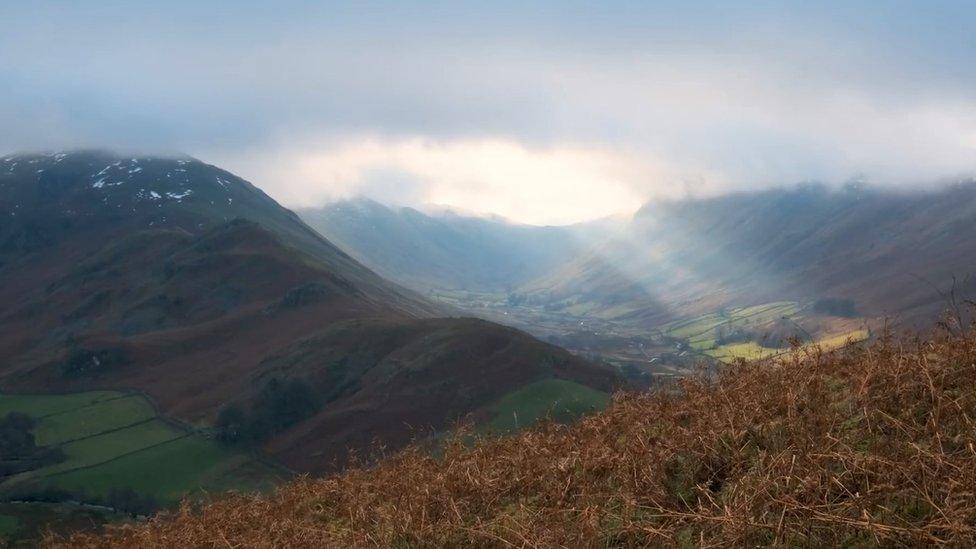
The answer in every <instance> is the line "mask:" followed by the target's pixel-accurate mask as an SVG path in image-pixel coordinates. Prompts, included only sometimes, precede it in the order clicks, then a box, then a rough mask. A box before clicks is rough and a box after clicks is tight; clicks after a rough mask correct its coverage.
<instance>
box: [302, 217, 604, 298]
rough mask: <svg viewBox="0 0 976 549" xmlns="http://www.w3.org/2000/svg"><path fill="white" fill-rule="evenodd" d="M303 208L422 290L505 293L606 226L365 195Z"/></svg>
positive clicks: (329, 231) (321, 227) (368, 261)
mask: <svg viewBox="0 0 976 549" xmlns="http://www.w3.org/2000/svg"><path fill="white" fill-rule="evenodd" d="M298 214H299V215H300V216H301V217H302V219H303V220H305V222H306V223H308V224H309V225H310V226H311V227H313V228H314V229H315V230H317V231H319V232H320V233H322V234H323V235H325V236H326V237H327V238H328V239H329V240H331V241H332V242H335V243H336V244H337V245H339V246H340V247H342V248H343V249H344V250H347V251H349V253H350V254H352V255H353V256H354V257H356V259H358V260H359V261H361V262H363V263H364V264H365V265H367V266H368V267H370V268H371V269H373V270H375V271H376V272H378V273H380V274H381V275H383V276H384V277H386V278H389V279H390V280H394V281H396V282H399V283H401V284H403V285H405V286H407V287H410V288H414V289H417V290H421V291H424V292H425V293H426V292H428V291H430V290H432V289H436V290H477V291H483V292H492V291H495V292H507V291H509V290H511V289H512V288H516V287H518V286H520V285H521V284H523V283H525V282H527V281H529V280H532V279H534V278H536V277H538V276H541V275H542V274H543V273H546V272H548V271H550V270H551V269H553V268H555V267H556V266H557V265H560V264H561V263H563V262H565V261H567V260H569V259H570V258H572V257H574V256H575V255H577V254H578V253H580V251H581V250H582V248H583V247H584V246H585V245H586V242H584V238H594V237H596V236H597V235H601V234H603V233H604V232H607V231H608V228H607V227H606V226H605V224H603V225H601V224H591V225H588V226H570V227H535V226H529V225H519V224H514V223H509V222H506V221H504V220H498V219H488V218H479V217H467V216H463V215H457V214H454V213H450V212H445V213H440V214H425V213H423V212H420V211H418V210H416V209H413V208H406V207H388V206H384V205H383V204H380V203H378V202H375V201H373V200H370V199H367V198H356V199H352V200H345V201H340V202H335V203H332V204H327V205H325V206H323V207H321V208H314V209H305V210H299V211H298Z"/></svg>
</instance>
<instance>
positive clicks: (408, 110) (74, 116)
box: [0, 0, 976, 224]
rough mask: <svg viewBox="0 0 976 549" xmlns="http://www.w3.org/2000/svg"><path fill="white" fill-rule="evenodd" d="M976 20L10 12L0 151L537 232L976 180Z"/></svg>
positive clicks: (625, 13) (329, 10) (285, 199)
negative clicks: (214, 174)
mask: <svg viewBox="0 0 976 549" xmlns="http://www.w3.org/2000/svg"><path fill="white" fill-rule="evenodd" d="M974 10H976V8H974V6H973V5H972V3H969V2H959V1H953V0H940V1H936V2H925V3H918V2H885V3H881V4H878V3H849V2H818V3H816V4H810V3H803V2H751V3H748V4H739V5H735V6H732V5H729V4H728V3H727V2H717V1H704V2H695V3H687V2H670V1H668V2H655V3H653V4H649V3H632V2H611V3H609V4H604V5H601V7H600V9H598V10H596V9H594V8H593V6H588V5H586V4H585V3H576V2H570V3H565V2H559V3H537V4H533V5H531V6H525V5H522V4H511V3H507V2H506V3H502V4H498V3H493V4H492V5H491V6H487V5H481V4H478V3H469V2H459V3H450V4H423V5H411V6H406V5H401V4H398V3H386V2H381V3H380V4H379V5H370V6H360V5H348V6H337V5H334V4H319V3H310V2H301V1H291V2H285V3H283V4H278V3H275V4H274V5H271V4H266V3H262V2H257V1H253V0H249V1H245V2H235V3H234V4H232V5H220V4H209V5H200V4H199V3H196V2H187V1H176V2H167V3H166V4H165V5H159V6H150V5H138V6H136V5H130V4H123V3H118V2H110V1H105V2H94V3H92V2H86V3H84V4H78V3H67V4H66V3H61V2H48V1H42V2H31V3H20V4H11V5H8V6H5V9H4V21H5V25H4V32H3V33H0V124H2V125H3V127H4V128H5V131H4V132H3V135H2V136H0V153H3V152H15V151H24V150H43V149H48V150H59V149H62V148H66V147H69V148H73V147H78V146H85V147H91V146H95V147H102V146H103V147H111V148H116V149H118V148H122V149H136V150H141V151H144V152H150V153H153V154H159V153H161V152H166V151H182V152H188V153H191V154H193V155H195V156H197V157H200V158H205V159H207V160H208V161H210V162H214V163H217V164H219V165H221V166H224V167H226V168H228V169H230V170H232V171H234V172H235V173H240V174H241V175H243V176H245V177H248V178H249V179H251V180H254V181H261V182H262V184H263V187H264V188H265V189H266V190H267V191H268V192H269V193H270V194H271V196H273V197H275V198H276V199H277V200H279V201H280V202H282V203H283V204H284V205H285V206H288V207H316V206H320V205H322V204H323V203H325V202H326V201H328V200H332V199H337V198H351V197H353V196H357V195H366V196H369V197H371V198H373V199H377V200H380V201H381V202H389V203H396V204H405V205H409V206H414V207H416V206H418V205H421V204H424V203H439V204H447V205H452V206H456V207H461V208H464V209H467V210H472V211H477V212H483V213H497V214H501V215H504V216H506V217H508V218H511V219H514V220H516V221H520V222H528V223H537V224H554V223H556V224H564V223H571V222H576V221H582V220H587V219H596V218H600V217H603V216H606V215H609V214H613V213H619V212H628V213H632V212H634V211H636V209H637V208H639V207H640V205H641V204H643V203H644V202H646V201H647V200H648V199H650V198H654V197H662V196H663V197H684V196H687V195H689V194H690V195H693V196H703V195H713V194H716V193H722V192H726V191H728V190H733V189H735V190H744V189H755V188H759V187H767V186H770V185H782V184H792V183H795V182H799V181H809V180H819V181H824V182H827V183H831V184H839V183H842V182H843V181H845V180H847V179H849V178H851V177H854V176H858V175H865V176H867V177H868V179H869V180H871V181H873V182H874V183H876V184H879V185H896V186H919V185H929V184H931V183H932V182H934V181H937V180H939V179H941V178H943V177H949V178H954V177H956V176H957V175H960V174H969V173H972V172H973V170H974V162H976V107H974V105H976V97H974V91H973V90H976V69H974V64H973V63H972V62H971V60H972V59H973V57H974V56H976V43H974V40H973V39H972V33H971V28H970V25H969V22H970V21H972V20H973V19H974V18H976V12H974ZM214 22H219V24H214ZM51 36H57V37H58V39H57V40H51V39H50V38H49V37H51ZM122 44H124V47H123V46H121V45H122Z"/></svg>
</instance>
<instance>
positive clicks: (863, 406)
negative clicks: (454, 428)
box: [69, 333, 976, 547]
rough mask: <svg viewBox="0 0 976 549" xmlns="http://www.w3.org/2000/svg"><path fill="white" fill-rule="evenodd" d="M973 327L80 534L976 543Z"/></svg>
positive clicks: (753, 372)
mask: <svg viewBox="0 0 976 549" xmlns="http://www.w3.org/2000/svg"><path fill="white" fill-rule="evenodd" d="M974 362H976V337H974V336H973V334H971V333H970V334H968V335H965V336H959V337H953V336H938V337H936V338H934V339H932V340H928V341H916V340H906V341H904V342H893V341H891V340H888V339H884V340H882V341H880V342H878V343H877V344H875V345H873V346H870V347H867V348H857V349H849V350H848V351H846V352H845V353H843V354H819V353H811V354H808V355H803V356H801V355H796V356H793V357H789V358H784V359H782V360H777V361H774V362H770V361H763V362H757V363H751V364H745V363H743V364H740V365H738V366H734V367H728V368H726V369H724V370H723V371H722V372H721V374H720V375H719V377H718V379H717V380H715V381H714V382H707V381H703V380H696V379H689V380H687V381H686V382H684V383H683V384H682V390H681V391H679V392H657V393H650V394H621V395H619V396H617V397H616V398H615V399H614V402H613V404H612V406H611V407H610V408H609V409H608V410H607V411H605V412H603V413H601V414H598V415H595V416H593V417H590V418H588V419H586V420H585V421H583V422H582V423H580V424H577V425H573V426H568V427H566V426H555V425H550V426H547V427H543V428H537V429H535V430H532V431H530V432H526V433H523V434H521V435H518V436H515V437H510V438H501V439H485V440H481V441H479V442H478V443H477V444H476V445H475V446H474V447H473V448H470V449H466V448H465V447H464V445H463V444H460V443H458V444H455V445H453V446H451V447H450V449H449V450H448V452H447V454H446V455H445V456H444V457H443V459H437V458H433V457H428V456H427V455H426V454H424V453H423V452H421V451H409V452H405V453H402V454H400V455H398V456H396V457H393V458H391V459H389V460H387V461H386V462H384V463H382V464H381V465H379V466H378V467H376V468H373V469H355V470H350V471H347V472H345V473H343V474H341V475H339V476H335V477H332V478H328V479H323V480H307V481H300V482H297V483H295V484H292V485H290V486H286V487H284V488H282V489H281V490H279V491H278V492H277V493H275V494H273V495H271V496H267V497H230V498H226V499H221V500H218V501H215V502H214V503H212V504H210V505H208V506H205V507H204V508H203V509H202V510H200V511H199V512H198V511H195V510H193V509H191V508H190V507H187V508H185V509H183V510H182V511H181V512H179V513H178V514H176V515H172V516H162V517H159V518H156V519H154V520H152V521H151V522H149V523H148V524H146V525H139V526H135V527H130V528H125V529H121V530H115V531H113V532H111V533H109V534H108V535H107V536H105V537H96V536H76V537H74V538H72V539H70V540H69V544H70V545H72V546H92V547H95V546H99V547H101V546H127V545H140V546H154V547H162V546H169V545H192V546H201V545H219V544H224V545H228V544H229V545H249V546H287V545H323V546H381V547H390V546H450V547H458V546H470V547H483V546H493V547H503V546H520V547H526V546H530V547H531V546H539V547H554V546H560V547H561V546H569V547H606V546H625V547H626V546H648V545H650V546H679V547H683V546H707V547H733V546H734V547H743V546H757V545H762V546H767V545H789V546H807V547H838V546H858V547H863V546H919V545H931V544H948V545H953V546H971V545H972V544H973V543H976V494H974V493H973V491H972V487H973V486H974V485H976V450H974V448H973V432H974V429H976V425H974V423H973V421H974V420H973V418H974V417H976V369H974V368H973V366H972V365H973V363H974Z"/></svg>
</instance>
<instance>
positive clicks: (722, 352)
mask: <svg viewBox="0 0 976 549" xmlns="http://www.w3.org/2000/svg"><path fill="white" fill-rule="evenodd" d="M868 337H870V333H869V332H868V331H867V330H853V331H850V332H847V333H843V334H837V335H831V336H827V337H824V338H821V339H818V340H817V341H815V342H813V343H808V344H806V345H803V346H801V347H800V350H803V349H813V348H814V347H819V348H820V349H821V350H823V351H832V350H834V349H839V348H841V347H843V346H845V345H847V344H848V343H849V342H853V343H856V342H858V341H864V340H865V339H867V338H868ZM789 351H790V349H782V348H776V347H763V346H762V345H759V344H758V343H755V342H752V341H750V342H746V343H730V344H727V345H720V346H718V347H715V348H713V349H708V350H706V351H705V354H707V355H708V356H710V357H712V358H714V359H716V360H720V361H722V362H732V361H734V360H736V359H739V358H741V359H745V360H757V359H760V358H769V357H773V356H777V355H781V354H784V353H788V352H789Z"/></svg>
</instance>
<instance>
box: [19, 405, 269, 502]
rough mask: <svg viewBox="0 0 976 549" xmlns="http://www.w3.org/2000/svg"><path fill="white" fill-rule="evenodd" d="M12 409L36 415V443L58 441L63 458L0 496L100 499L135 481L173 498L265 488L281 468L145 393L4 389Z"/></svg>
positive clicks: (159, 497) (137, 487)
mask: <svg viewBox="0 0 976 549" xmlns="http://www.w3.org/2000/svg"><path fill="white" fill-rule="evenodd" d="M9 412H21V413H24V414H27V415H30V416H32V417H33V418H35V419H36V420H37V427H36V428H35V436H36V440H37V442H38V444H39V445H43V446H56V447H59V448H60V449H61V451H62V452H63V453H64V455H65V460H64V461H61V462H60V463H54V464H50V465H47V466H45V467H42V468H40V469H35V470H32V471H27V472H25V473H20V474H18V475H14V476H13V477H11V478H8V479H6V480H5V481H3V482H2V483H0V498H2V497H4V496H10V495H14V494H30V493H36V492H39V491H43V490H47V489H54V490H61V491H68V492H70V493H72V494H76V497H77V499H81V500H83V501H88V500H90V501H99V499H100V498H103V497H104V496H106V495H107V494H108V493H109V492H110V491H111V490H112V489H131V490H134V491H135V492H137V493H138V494H140V495H142V496H148V497H151V498H153V499H154V500H155V501H157V502H159V503H160V504H163V505H167V504H172V503H175V502H177V501H179V500H180V499H181V498H183V497H184V496H187V495H192V494H194V493H200V492H202V491H207V492H215V491H222V490H227V489H239V490H256V489H264V488H267V487H270V486H271V485H272V484H273V483H274V482H275V481H276V479H277V478H278V477H279V476H280V474H279V472H277V471H276V470H275V469H273V468H272V467H270V466H265V465H263V464H261V463H259V462H255V461H254V460H253V459H251V458H250V456H248V455H245V454H241V453H239V452H236V451H232V450H229V449H227V448H224V447H223V446H220V445H218V444H217V443H216V442H215V441H213V440H211V439H210V438H208V437H207V436H205V435H204V434H202V433H198V432H193V431H189V430H186V429H184V428H182V427H180V426H177V425H176V424H171V423H169V422H167V421H165V420H163V419H161V418H159V417H157V416H156V412H155V409H154V408H153V406H152V404H151V403H150V402H149V401H148V400H147V399H146V398H145V397H143V396H141V395H135V394H126V393H115V392H105V391H100V392H91V393H76V394H68V395H37V396H23V395H0V414H4V415H5V414H7V413H9Z"/></svg>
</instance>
